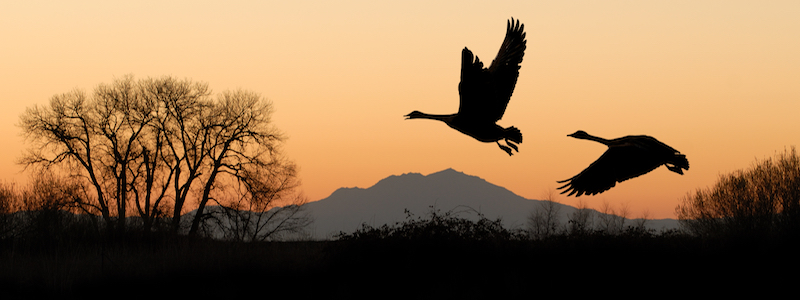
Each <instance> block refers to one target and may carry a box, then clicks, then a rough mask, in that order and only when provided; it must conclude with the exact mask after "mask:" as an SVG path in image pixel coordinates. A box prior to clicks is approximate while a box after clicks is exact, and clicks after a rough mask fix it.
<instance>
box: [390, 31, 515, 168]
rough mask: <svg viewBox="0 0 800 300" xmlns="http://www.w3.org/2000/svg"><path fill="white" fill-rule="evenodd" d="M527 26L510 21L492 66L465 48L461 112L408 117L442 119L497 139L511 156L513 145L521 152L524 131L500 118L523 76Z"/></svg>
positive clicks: (486, 138) (485, 139)
mask: <svg viewBox="0 0 800 300" xmlns="http://www.w3.org/2000/svg"><path fill="white" fill-rule="evenodd" d="M524 28H525V27H524V25H522V24H521V23H520V22H519V20H517V21H514V19H513V18H512V19H511V20H510V21H509V22H508V25H507V27H506V37H505V39H504V40H503V44H502V45H501V46H500V51H499V52H498V53H497V57H496V58H495V59H494V60H493V61H492V64H491V66H489V68H484V67H483V62H481V61H480V59H479V58H478V57H477V56H474V55H473V54H472V51H470V50H469V49H467V48H466V47H465V48H464V50H462V51H461V82H460V83H459V84H458V91H459V96H460V104H459V108H458V113H455V114H449V115H433V114H426V113H422V112H420V111H413V112H411V113H409V114H407V115H405V117H406V119H430V120H438V121H442V122H444V123H446V124H447V125H448V126H450V127H451V128H453V129H455V130H458V131H459V132H461V133H464V134H466V135H468V136H471V137H473V138H475V139H476V140H478V141H481V142H486V143H491V142H496V143H497V145H498V146H500V149H503V150H504V151H506V153H508V155H512V154H513V152H512V151H511V148H513V149H514V150H516V151H519V150H518V148H517V146H516V145H515V144H514V143H522V133H521V132H520V131H519V129H517V128H516V127H513V126H512V127H508V128H503V127H501V126H500V125H497V121H499V120H500V119H501V118H502V117H503V114H504V113H505V110H506V106H508V101H509V100H510V99H511V94H512V93H513V92H514V86H515V85H516V83H517V78H518V77H519V68H520V66H519V64H520V63H521V62H522V56H523V55H524V54H525V48H526V46H525V44H526V40H525V31H524ZM500 140H505V142H506V145H507V146H504V145H501V144H500ZM509 147H510V148H509Z"/></svg>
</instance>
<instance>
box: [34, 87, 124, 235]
mask: <svg viewBox="0 0 800 300" xmlns="http://www.w3.org/2000/svg"><path fill="white" fill-rule="evenodd" d="M91 106H92V103H91V102H90V100H89V99H88V98H87V96H86V93H84V92H82V91H79V90H74V91H72V92H68V93H64V94H61V95H55V96H53V98H51V99H50V105H49V106H47V107H38V106H35V107H32V108H28V109H27V110H26V111H25V113H24V114H23V115H22V116H21V117H20V120H21V122H20V127H21V128H22V131H23V134H24V136H25V137H26V138H27V140H28V141H29V142H31V143H32V144H33V146H32V147H31V148H30V150H29V151H28V153H27V154H26V155H24V156H23V157H22V159H21V160H20V163H21V164H23V165H25V166H26V167H28V166H40V167H42V168H43V169H44V170H51V169H59V168H60V169H63V170H66V171H67V172H69V173H70V174H73V175H74V176H81V177H83V178H84V179H85V181H86V182H88V183H89V185H91V189H92V190H93V194H94V195H93V196H94V197H93V199H92V200H90V199H80V201H79V202H77V203H76V205H78V206H80V208H81V209H82V210H83V211H85V212H88V213H98V214H100V215H101V216H102V217H103V219H105V221H106V223H109V224H110V223H111V222H112V212H111V209H110V208H111V207H110V205H109V202H108V198H107V192H106V188H107V182H106V175H105V172H106V171H107V170H106V169H105V168H103V164H102V160H101V156H102V154H101V153H99V152H100V151H99V149H97V148H99V147H102V146H100V144H99V143H98V142H97V141H96V139H95V138H96V137H97V136H96V130H97V128H98V125H97V121H96V118H95V115H94V114H93V110H92V109H91Z"/></svg>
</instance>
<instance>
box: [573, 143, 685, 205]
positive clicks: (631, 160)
mask: <svg viewBox="0 0 800 300" xmlns="http://www.w3.org/2000/svg"><path fill="white" fill-rule="evenodd" d="M568 136H570V137H574V138H577V139H584V140H591V141H596V142H599V143H602V144H604V145H606V146H608V150H606V152H605V153H603V155H602V156H600V158H598V159H597V160H596V161H595V162H593V163H592V164H591V165H589V167H588V168H586V169H585V170H583V171H582V172H580V173H579V174H578V175H575V176H574V177H572V178H570V179H567V180H562V181H559V183H566V184H564V185H563V186H561V187H559V188H558V189H563V188H567V189H565V190H564V191H563V192H561V193H562V194H564V193H567V192H569V195H567V196H572V195H573V194H575V197H579V196H581V195H584V194H586V195H595V194H600V193H602V192H605V191H607V190H608V189H610V188H612V187H614V185H616V183H617V182H623V181H625V180H628V179H631V178H634V177H638V176H641V175H644V174H647V173H648V172H650V171H652V170H654V169H655V168H658V167H659V166H661V165H665V166H667V169H669V170H670V171H672V172H675V173H678V174H681V175H683V170H682V169H686V170H688V169H689V161H688V160H687V159H686V156H685V155H683V154H680V152H678V150H675V149H673V148H672V147H670V146H667V145H666V144H664V143H662V142H660V141H658V140H656V139H655V138H653V137H650V136H646V135H629V136H625V137H621V138H617V139H613V140H607V139H604V138H601V137H596V136H593V135H590V134H588V133H586V132H585V131H583V130H578V131H577V132H575V133H573V134H570V135H568Z"/></svg>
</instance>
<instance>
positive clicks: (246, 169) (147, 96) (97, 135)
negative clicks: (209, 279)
mask: <svg viewBox="0 0 800 300" xmlns="http://www.w3.org/2000/svg"><path fill="white" fill-rule="evenodd" d="M271 114H272V104H271V103H270V102H269V101H267V100H265V99H263V98H262V97H261V96H260V95H258V94H256V93H253V92H249V91H245V90H236V91H224V92H222V93H219V94H218V95H217V97H216V98H214V97H212V95H211V91H210V89H209V88H208V85H207V84H205V83H200V82H192V81H190V80H177V79H175V78H172V77H162V78H155V79H153V78H148V79H144V80H134V79H133V76H125V77H123V78H121V79H117V80H114V81H113V82H112V83H111V84H100V85H98V86H97V88H95V90H94V92H93V93H92V94H87V93H85V92H83V91H80V90H75V91H71V92H68V93H64V94H60V95H55V96H53V98H52V99H51V101H50V104H49V105H48V106H43V107H39V106H36V107H31V108H28V109H27V110H26V111H25V113H24V114H22V116H21V118H20V127H21V128H22V131H23V134H24V135H25V136H26V137H27V138H28V141H29V142H30V143H31V144H32V147H31V149H30V151H29V152H28V153H27V154H25V155H24V156H23V157H22V159H21V161H20V162H21V163H22V164H24V165H25V166H26V167H31V168H35V170H36V171H37V172H43V171H47V172H54V173H59V174H64V176H65V178H64V180H68V181H69V182H70V186H71V187H74V191H71V192H70V193H72V194H71V195H70V196H69V197H67V198H64V199H62V200H63V201H65V202H64V203H61V202H59V203H53V204H54V205H58V206H60V207H58V208H57V209H61V210H64V209H66V210H68V211H71V212H74V213H82V214H88V215H96V216H101V217H102V220H103V222H104V223H105V224H103V225H102V228H104V230H105V229H116V231H117V232H118V233H124V232H126V231H128V228H127V227H128V226H129V225H131V224H134V223H131V220H130V219H129V217H131V216H135V217H136V218H137V220H138V221H137V222H135V224H136V225H137V226H139V227H140V228H136V229H135V230H143V231H154V230H160V229H159V228H157V227H159V226H164V225H168V226H169V229H170V230H172V232H173V233H177V232H179V231H181V230H188V231H189V234H191V235H197V234H199V231H200V227H201V225H202V223H203V222H204V221H206V220H207V219H208V217H209V215H208V214H207V213H206V208H207V206H209V205H213V204H216V205H218V206H222V207H225V208H226V212H228V213H229V215H231V216H234V215H235V214H236V212H238V211H240V210H242V209H247V210H248V211H254V212H258V213H265V212H268V211H270V210H271V209H273V208H276V207H282V206H284V205H288V204H296V205H295V206H294V207H295V208H296V209H294V210H291V212H292V213H291V214H285V213H282V214H271V216H273V217H276V218H280V217H284V216H288V217H289V218H291V219H292V220H296V219H298V218H300V216H301V214H299V210H300V209H299V207H300V206H297V205H299V204H302V203H303V202H305V198H303V197H300V196H296V194H294V193H292V191H293V190H294V189H295V188H296V187H297V186H298V185H299V182H298V180H297V177H296V175H297V171H296V167H295V165H294V163H292V162H291V161H289V160H287V159H286V158H284V157H283V156H282V154H281V151H280V145H281V143H282V142H283V140H284V137H283V135H282V134H281V133H280V132H279V131H278V130H277V129H276V128H275V127H274V126H273V125H272V123H271ZM39 194H41V193H39ZM37 195H38V194H37ZM41 195H44V194H41ZM48 199H49V198H48ZM59 201H61V200H59ZM278 204H280V205H278ZM192 205H196V206H192ZM53 208H55V207H53ZM47 209H50V208H47ZM192 209H194V211H196V213H195V214H193V215H192V216H193V217H192V220H190V221H191V222H190V223H189V224H188V225H185V223H184V222H182V220H181V217H182V216H183V215H184V214H185V213H187V212H188V211H190V210H192ZM29 210H40V209H37V208H33V209H29ZM165 221H166V223H165ZM273 221H274V220H273ZM273 223H274V222H273ZM273 223H270V224H273ZM255 224H256V225H257V226H256V227H257V228H258V230H256V231H257V232H253V228H252V227H251V228H248V229H247V230H245V231H244V232H247V234H248V235H249V236H250V239H251V240H264V239H267V238H268V237H267V235H268V234H266V233H268V232H280V231H281V230H277V231H276V230H273V228H270V227H269V226H268V225H265V223H263V222H260V223H259V222H255ZM297 224H302V222H299V223H297ZM296 227H298V226H294V227H293V228H296ZM281 228H282V230H288V228H287V227H286V226H284V227H281Z"/></svg>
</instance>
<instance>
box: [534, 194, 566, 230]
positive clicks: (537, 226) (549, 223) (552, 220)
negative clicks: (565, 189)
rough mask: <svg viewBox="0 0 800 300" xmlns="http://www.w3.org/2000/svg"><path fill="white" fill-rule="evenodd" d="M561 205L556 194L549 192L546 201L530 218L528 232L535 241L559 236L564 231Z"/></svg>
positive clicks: (540, 204)
mask: <svg viewBox="0 0 800 300" xmlns="http://www.w3.org/2000/svg"><path fill="white" fill-rule="evenodd" d="M560 212H561V205H560V204H559V203H558V202H557V201H556V200H555V192H554V191H552V190H551V191H549V192H548V193H547V194H546V196H545V200H542V201H540V202H539V207H537V208H536V209H534V211H533V212H531V214H530V215H529V216H528V232H529V235H530V236H531V237H532V238H534V239H543V238H547V237H550V236H553V235H556V234H559V233H560V232H561V231H563V230H564V229H563V228H562V224H561V221H560V220H559V213H560Z"/></svg>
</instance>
